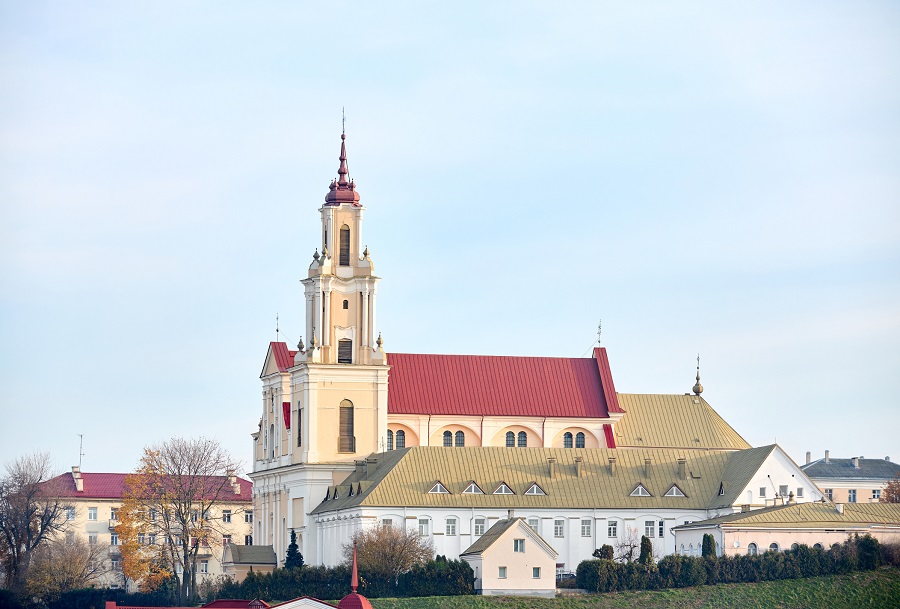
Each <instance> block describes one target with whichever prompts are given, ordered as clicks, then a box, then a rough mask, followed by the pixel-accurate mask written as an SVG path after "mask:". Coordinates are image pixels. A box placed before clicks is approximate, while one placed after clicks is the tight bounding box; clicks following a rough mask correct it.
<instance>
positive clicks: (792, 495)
mask: <svg viewBox="0 0 900 609" xmlns="http://www.w3.org/2000/svg"><path fill="white" fill-rule="evenodd" d="M788 503H794V491H791V492H790V493H788Z"/></svg>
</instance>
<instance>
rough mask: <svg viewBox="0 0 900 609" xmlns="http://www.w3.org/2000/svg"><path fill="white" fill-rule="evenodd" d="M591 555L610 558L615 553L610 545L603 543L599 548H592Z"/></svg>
mask: <svg viewBox="0 0 900 609" xmlns="http://www.w3.org/2000/svg"><path fill="white" fill-rule="evenodd" d="M592 556H593V557H594V558H604V559H606V560H612V559H613V557H614V556H615V554H614V551H613V547H612V546H611V545H609V544H606V543H605V544H603V545H602V546H600V547H599V548H597V549H596V550H594V553H593V554H592Z"/></svg>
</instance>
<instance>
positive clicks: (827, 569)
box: [576, 535, 885, 592]
mask: <svg viewBox="0 0 900 609" xmlns="http://www.w3.org/2000/svg"><path fill="white" fill-rule="evenodd" d="M882 549H883V548H881V547H880V544H879V543H878V540H877V539H875V538H873V537H871V536H870V535H866V536H864V537H859V536H858V535H857V536H853V537H851V538H848V539H847V541H845V542H844V543H843V544H834V545H833V546H831V548H830V549H828V550H822V549H819V548H810V547H808V546H805V545H801V546H799V547H797V548H796V549H794V550H788V551H786V552H777V551H774V550H772V551H768V552H765V553H764V554H760V555H757V556H750V555H740V556H718V557H696V556H681V555H678V554H673V555H671V556H666V557H665V558H663V559H662V560H660V561H659V563H657V564H653V563H652V562H650V563H648V564H642V563H640V562H631V563H618V562H615V561H612V560H608V559H599V560H585V561H583V562H582V563H581V564H579V565H578V569H577V572H576V581H577V582H578V587H579V588H583V589H585V590H590V591H596V592H616V591H620V590H656V589H660V588H686V587H689V586H699V585H702V584H722V583H742V582H758V581H765V580H777V579H797V578H800V577H815V576H817V575H832V574H840V573H849V572H851V571H867V570H872V569H875V568H876V567H878V566H879V565H880V564H881V563H882V560H883V558H882V555H883V554H885V553H884V552H882Z"/></svg>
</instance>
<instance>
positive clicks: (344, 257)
mask: <svg viewBox="0 0 900 609" xmlns="http://www.w3.org/2000/svg"><path fill="white" fill-rule="evenodd" d="M340 248H341V252H340V258H339V260H338V264H340V265H341V266H350V227H349V226H347V225H346V224H345V225H344V226H342V227H341V245H340Z"/></svg>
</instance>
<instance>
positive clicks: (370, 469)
mask: <svg viewBox="0 0 900 609" xmlns="http://www.w3.org/2000/svg"><path fill="white" fill-rule="evenodd" d="M377 467H378V459H376V458H375V457H366V478H368V477H369V476H370V475H371V474H374V473H375V468H377Z"/></svg>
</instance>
